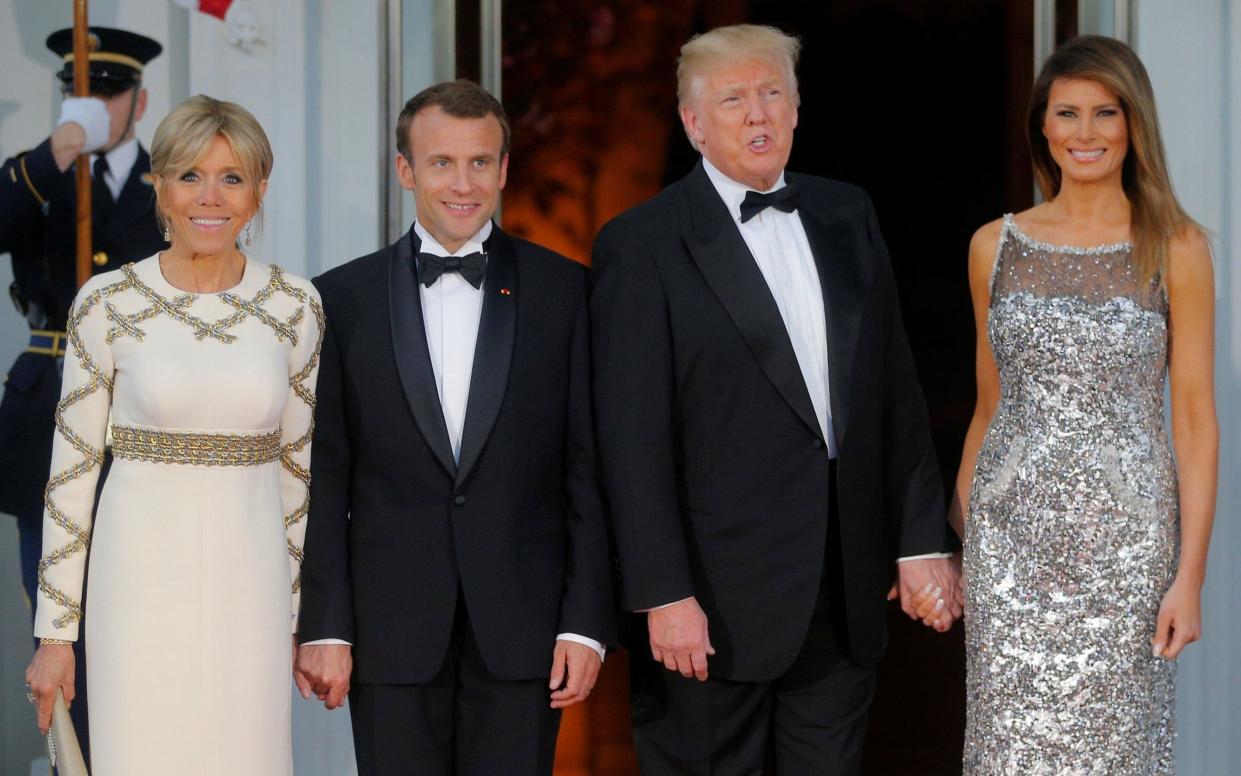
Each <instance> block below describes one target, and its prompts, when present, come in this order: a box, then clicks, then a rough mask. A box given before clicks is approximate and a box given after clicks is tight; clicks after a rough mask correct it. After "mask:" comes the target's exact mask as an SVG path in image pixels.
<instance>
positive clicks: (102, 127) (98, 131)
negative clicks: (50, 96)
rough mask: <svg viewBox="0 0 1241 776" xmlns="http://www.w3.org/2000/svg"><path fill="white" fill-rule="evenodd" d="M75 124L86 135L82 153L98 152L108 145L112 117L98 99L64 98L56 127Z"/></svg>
mask: <svg viewBox="0 0 1241 776" xmlns="http://www.w3.org/2000/svg"><path fill="white" fill-rule="evenodd" d="M70 122H72V123H74V124H77V125H78V126H79V127H81V128H82V131H83V132H85V133H86V144H85V145H84V146H82V153H84V154H89V153H94V152H95V151H98V150H99V149H100V148H103V147H104V146H105V145H107V144H108V135H109V134H110V132H111V129H112V117H111V116H109V115H108V108H107V106H106V105H104V104H103V100H101V99H99V98H98V97H66V98H65V101H64V102H63V103H61V105H60V120H59V121H57V122H56V126H58V127H59V126H60V125H61V124H68V123H70Z"/></svg>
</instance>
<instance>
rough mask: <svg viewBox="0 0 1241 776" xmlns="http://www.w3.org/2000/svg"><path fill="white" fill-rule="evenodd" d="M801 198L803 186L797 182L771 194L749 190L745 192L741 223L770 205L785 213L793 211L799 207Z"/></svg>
mask: <svg viewBox="0 0 1241 776" xmlns="http://www.w3.org/2000/svg"><path fill="white" fill-rule="evenodd" d="M800 199H801V187H800V186H798V185H797V184H796V183H790V184H789V185H787V186H785V187H784V188H782V189H777V190H776V191H773V192H771V193H770V194H759V193H758V192H757V191H747V192H746V193H745V200H744V201H743V202H742V203H741V223H743V224H744V223H745V222H746V221H749V220H750V219H751V218H753V217H754V216H756V215H758V214H759V213H761V212H763V211H764V210H766V209H767V208H769V207H774V208H775V209H776V210H783V211H784V212H785V213H792V212H793V211H794V210H796V209H797V206H798V204H799V200H800Z"/></svg>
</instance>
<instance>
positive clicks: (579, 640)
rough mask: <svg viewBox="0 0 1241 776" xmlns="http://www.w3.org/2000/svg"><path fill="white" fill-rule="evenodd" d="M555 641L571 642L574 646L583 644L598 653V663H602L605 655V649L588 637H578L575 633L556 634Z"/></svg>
mask: <svg viewBox="0 0 1241 776" xmlns="http://www.w3.org/2000/svg"><path fill="white" fill-rule="evenodd" d="M556 641H572V642H574V643H575V644H584V645H586V646H588V647H590V648H591V649H593V650H594V651H595V652H597V653H599V661H600V662H603V656H604V655H605V654H607V647H605V646H603V645H602V644H600V643H599V642H597V641H595V640H594V639H592V638H590V637H589V636H579V635H577V634H576V633H557V634H556Z"/></svg>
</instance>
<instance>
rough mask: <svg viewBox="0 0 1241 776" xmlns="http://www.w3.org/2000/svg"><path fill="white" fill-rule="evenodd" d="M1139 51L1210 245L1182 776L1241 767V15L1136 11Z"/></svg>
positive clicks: (1205, 7)
mask: <svg viewBox="0 0 1241 776" xmlns="http://www.w3.org/2000/svg"><path fill="white" fill-rule="evenodd" d="M1135 6H1136V7H1135V17H1136V18H1135V23H1136V35H1135V37H1134V42H1135V48H1136V49H1137V51H1138V53H1139V55H1140V56H1141V57H1142V59H1143V61H1144V62H1145V63H1146V66H1147V68H1148V70H1149V71H1150V75H1151V80H1152V82H1153V84H1154V87H1155V93H1156V97H1157V99H1158V102H1159V114H1160V120H1161V122H1162V125H1163V130H1164V142H1165V144H1166V147H1167V151H1168V161H1169V164H1170V166H1171V172H1172V178H1173V182H1174V184H1175V185H1176V189H1177V193H1178V195H1179V196H1180V198H1181V201H1182V203H1183V204H1184V205H1185V207H1186V209H1187V210H1188V211H1189V213H1190V214H1191V215H1192V216H1193V217H1194V218H1196V219H1198V220H1199V221H1200V222H1201V223H1202V224H1203V225H1204V226H1206V227H1207V228H1208V229H1210V230H1211V231H1212V232H1213V234H1214V239H1213V240H1212V244H1213V247H1214V249H1215V281H1216V305H1217V314H1216V336H1217V340H1216V391H1217V394H1216V397H1217V401H1218V413H1219V420H1220V431H1221V439H1220V474H1221V477H1220V488H1219V502H1218V506H1217V509H1216V516H1217V521H1216V526H1215V534H1214V539H1213V541H1212V545H1211V555H1210V561H1209V568H1208V573H1207V581H1206V587H1205V589H1204V594H1203V602H1204V612H1203V619H1204V636H1203V639H1202V641H1201V642H1200V643H1198V644H1194V645H1192V646H1190V647H1189V648H1188V649H1187V650H1186V652H1185V653H1184V656H1183V657H1182V658H1181V659H1180V673H1179V683H1180V686H1179V691H1178V703H1177V712H1178V725H1179V729H1180V734H1179V740H1178V745H1177V765H1178V770H1179V771H1180V772H1182V773H1187V774H1199V773H1201V774H1215V773H1220V774H1223V773H1235V772H1237V770H1238V768H1239V767H1241V740H1239V739H1238V737H1237V731H1238V727H1237V720H1239V719H1241V668H1239V667H1238V663H1239V662H1241V646H1238V645H1241V615H1239V614H1238V613H1237V611H1236V608H1235V605H1234V603H1233V601H1235V588H1236V586H1237V585H1238V584H1241V569H1238V568H1237V565H1236V559H1237V558H1238V557H1241V525H1238V523H1237V515H1238V510H1239V509H1241V478H1239V477H1238V476H1237V474H1238V472H1239V471H1241V469H1239V468H1238V463H1239V462H1241V312H1238V311H1237V309H1236V304H1237V302H1238V301H1241V189H1239V188H1238V181H1241V151H1239V150H1238V149H1241V8H1237V7H1236V5H1235V3H1230V2H1229V0H1138V1H1137V2H1135Z"/></svg>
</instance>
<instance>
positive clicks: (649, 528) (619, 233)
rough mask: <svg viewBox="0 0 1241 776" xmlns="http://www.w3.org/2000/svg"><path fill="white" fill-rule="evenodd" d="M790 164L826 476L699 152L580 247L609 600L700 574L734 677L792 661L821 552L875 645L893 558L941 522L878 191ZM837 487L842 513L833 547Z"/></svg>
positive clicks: (665, 588) (794, 365) (853, 629)
mask: <svg viewBox="0 0 1241 776" xmlns="http://www.w3.org/2000/svg"><path fill="white" fill-rule="evenodd" d="M786 179H787V181H788V182H789V183H794V182H796V183H799V184H800V185H801V187H802V198H801V205H800V207H799V209H798V211H797V214H798V215H799V217H800V218H801V221H802V224H803V226H804V228H805V232H806V235H807V237H808V239H809V242H810V247H811V250H812V252H813V254H814V260H815V263H816V264H817V266H818V272H819V279H820V283H821V285H822V289H823V302H824V307H825V311H826V323H827V342H828V371H829V382H830V407H831V418H832V429H833V433H834V435H835V442H836V447H837V461H836V466H837V483H838V485H837V492H836V493H834V494H832V493H829V456H828V446H827V444H826V441H825V440H824V439H823V432H822V430H821V427H820V425H819V422H818V420H817V418H816V415H815V412H814V407H813V405H812V404H811V400H810V395H809V393H808V391H807V389H806V385H805V381H804V380H803V378H802V376H801V371H800V369H799V367H798V362H797V358H796V356H795V354H794V351H793V346H792V343H791V341H790V339H789V336H788V332H787V330H786V328H785V325H784V321H783V320H782V318H781V316H780V311H779V309H778V308H777V306H776V302H775V299H774V297H773V296H772V294H771V292H770V290H769V288H768V286H767V284H766V281H765V280H764V278H763V275H762V272H761V270H760V269H759V267H758V265H757V264H756V263H755V261H754V258H753V256H752V255H751V253H750V251H749V249H748V247H747V246H746V243H745V241H744V239H743V238H742V236H741V233H740V231H739V230H738V228H737V226H736V223H735V222H734V221H733V219H732V217H731V216H730V214H729V212H728V210H727V208H726V206H725V205H724V202H723V201H722V200H721V198H720V196H719V194H718V193H717V192H716V190H715V188H714V187H713V186H712V184H711V181H710V179H709V178H708V177H707V174H706V172H705V170H704V169H703V166H702V164H701V162H700V163H699V164H698V166H697V167H695V169H694V170H693V172H691V173H690V174H689V175H688V176H687V177H686V178H684V179H682V180H681V181H679V182H677V183H674V184H672V185H671V186H669V187H668V188H666V189H665V190H664V191H663V192H661V193H660V194H659V195H657V196H656V197H655V198H653V199H651V200H649V201H648V202H646V203H644V204H642V205H639V206H638V207H635V208H633V209H632V210H629V211H627V212H625V213H623V214H621V215H620V216H618V217H617V218H616V219H614V220H613V221H611V222H610V223H608V224H607V225H606V226H605V227H604V228H603V230H602V231H601V232H600V233H599V236H598V238H597V239H596V241H595V247H594V262H593V264H594V289H593V294H592V301H591V313H592V327H593V345H594V354H593V358H594V390H595V403H596V407H595V409H596V414H597V418H598V423H597V428H598V435H599V445H600V458H601V465H602V470H603V475H604V480H605V483H606V488H605V493H606V497H607V499H608V501H609V506H610V510H611V515H612V520H613V522H614V529H615V533H616V545H617V551H618V555H619V562H620V563H619V565H620V569H621V571H620V574H621V587H622V601H623V605H624V607H625V608H627V609H629V610H641V609H646V608H650V607H653V606H659V605H661V604H666V603H670V602H673V601H678V600H680V599H683V598H686V597H688V596H691V595H693V596H696V597H697V599H698V601H699V603H700V605H701V606H702V607H703V609H704V610H705V612H706V614H707V617H708V621H709V629H710V636H711V641H712V644H713V646H714V647H715V649H716V655H715V656H714V657H713V658H710V664H711V671H712V675H713V676H718V677H721V678H724V679H734V680H738V681H770V680H772V679H774V678H775V677H777V676H779V675H780V674H782V673H783V672H784V671H785V670H786V669H787V668H788V667H789V666H790V665H791V664H792V662H793V659H794V658H795V657H796V655H797V653H798V651H799V650H800V648H801V646H802V644H803V643H804V640H805V637H806V634H807V631H808V627H809V623H810V619H811V615H812V613H813V612H814V609H815V605H816V600H817V599H818V596H819V594H820V585H821V583H823V581H824V579H823V575H824V574H825V573H830V577H829V580H830V579H836V580H838V581H837V582H835V583H833V584H836V585H837V586H840V587H843V590H835V591H832V592H833V593H834V594H835V595H834V597H836V598H837V599H838V600H841V601H842V602H843V607H844V612H843V620H844V622H845V623H846V626H847V642H848V643H847V648H848V650H849V653H850V655H851V656H852V658H853V659H854V660H855V661H856V662H858V663H860V664H863V665H872V664H874V663H877V662H878V661H879V659H880V657H881V655H882V653H883V649H884V645H885V640H886V635H885V625H884V623H885V617H886V613H885V606H886V600H885V598H886V592H887V590H888V588H889V586H890V584H891V582H892V579H893V576H894V573H895V568H894V565H893V564H894V561H895V559H896V558H897V557H898V556H910V555H919V554H923V553H929V552H936V551H940V550H943V549H944V548H945V543H946V539H947V537H946V533H947V531H946V524H945V520H944V498H943V487H942V484H941V481H940V476H939V471H938V467H937V464H936V460H935V453H934V449H933V447H932V444H931V439H930V434H929V424H928V419H927V410H926V403H925V400H924V399H923V396H922V392H921V389H920V387H919V384H918V378H917V374H916V372H915V369H914V363H913V359H912V356H911V354H910V351H909V346H908V344H907V342H906V339H905V332H904V329H903V326H902V323H901V314H900V308H899V306H898V300H897V292H896V286H895V282H894V279H893V275H892V269H891V266H890V263H889V260H888V255H887V250H886V248H885V247H884V243H883V238H882V237H881V236H880V233H879V228H878V225H877V223H876V220H875V215H874V211H873V209H872V207H871V203H870V200H869V198H868V197H867V196H866V194H865V193H864V192H863V191H862V190H861V189H859V188H857V187H854V186H850V185H847V184H843V183H838V182H835V181H830V180H825V179H822V178H816V177H811V176H806V175H795V174H791V173H790V174H787V175H786ZM829 498H835V499H836V501H837V505H838V509H839V515H840V517H839V534H840V535H839V546H840V550H839V552H832V553H828V552H827V551H826V550H827V547H828V546H829V544H834V542H835V538H834V537H829V536H827V526H828V508H829ZM825 559H826V563H825ZM829 564H830V565H831V568H828V567H827V565H829ZM836 564H839V565H838V566H837V565H836Z"/></svg>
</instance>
